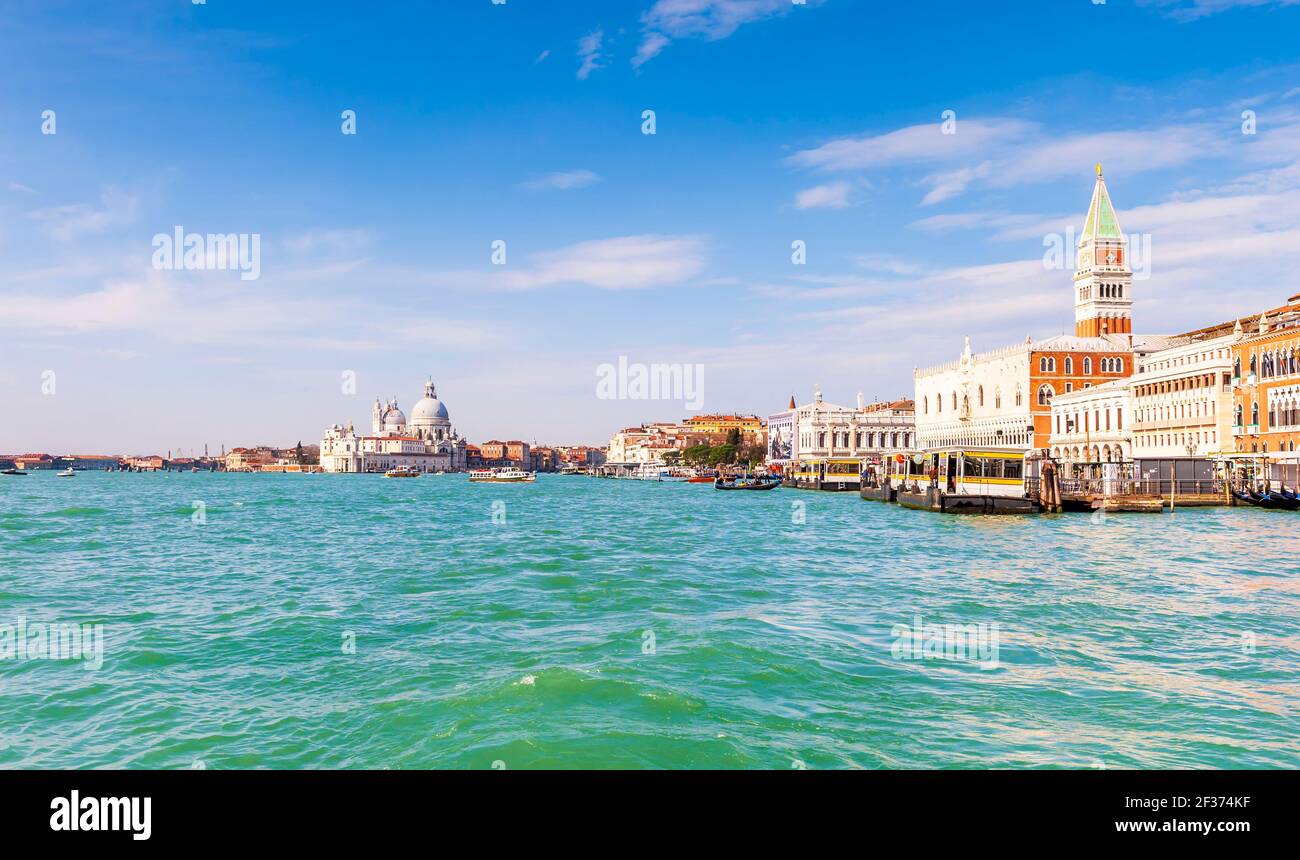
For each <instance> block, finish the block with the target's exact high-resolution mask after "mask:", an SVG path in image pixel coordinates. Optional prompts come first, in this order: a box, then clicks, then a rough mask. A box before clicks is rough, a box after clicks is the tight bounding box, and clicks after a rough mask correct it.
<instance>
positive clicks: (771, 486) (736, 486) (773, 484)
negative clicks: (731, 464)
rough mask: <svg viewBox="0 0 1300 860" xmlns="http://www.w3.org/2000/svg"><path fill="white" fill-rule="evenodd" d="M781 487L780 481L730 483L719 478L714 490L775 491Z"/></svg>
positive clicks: (715, 482) (714, 484)
mask: <svg viewBox="0 0 1300 860" xmlns="http://www.w3.org/2000/svg"><path fill="white" fill-rule="evenodd" d="M779 486H781V482H780V481H770V480H768V481H763V480H752V481H730V482H728V481H723V480H722V479H721V478H718V479H717V480H716V481H714V482H713V489H715V490H775V489H776V488H777V487H779Z"/></svg>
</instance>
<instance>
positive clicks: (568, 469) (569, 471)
mask: <svg viewBox="0 0 1300 860" xmlns="http://www.w3.org/2000/svg"><path fill="white" fill-rule="evenodd" d="M560 474H561V475H585V474H587V470H586V469H584V468H582V467H581V466H573V465H569V466H565V467H564V468H563V469H561V470H560Z"/></svg>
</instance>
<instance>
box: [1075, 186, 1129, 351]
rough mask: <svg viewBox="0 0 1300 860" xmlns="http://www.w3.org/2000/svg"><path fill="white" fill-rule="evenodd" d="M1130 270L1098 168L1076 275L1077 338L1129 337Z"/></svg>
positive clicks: (1108, 195) (1126, 250)
mask: <svg viewBox="0 0 1300 860" xmlns="http://www.w3.org/2000/svg"><path fill="white" fill-rule="evenodd" d="M1132 291H1133V270H1132V269H1131V268H1130V267H1129V262H1128V240H1127V239H1125V238H1124V232H1123V230H1121V229H1120V226H1119V218H1117V217H1116V216H1115V207H1114V206H1113V205H1112V204H1111V202H1110V192H1109V191H1107V190H1106V178H1105V177H1104V176H1102V173H1101V165H1100V164H1098V165H1097V184H1096V186H1094V187H1093V189H1092V202H1091V203H1089V204H1088V216H1087V220H1085V221H1084V224H1083V235H1082V236H1080V237H1079V245H1078V268H1077V270H1076V271H1075V273H1074V333H1075V334H1076V335H1078V336H1079V337H1100V336H1101V335H1106V334H1123V335H1128V334H1132V333H1133V292H1132Z"/></svg>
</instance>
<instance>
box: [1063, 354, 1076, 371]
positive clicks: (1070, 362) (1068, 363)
mask: <svg viewBox="0 0 1300 860" xmlns="http://www.w3.org/2000/svg"><path fill="white" fill-rule="evenodd" d="M1065 372H1066V373H1067V374H1071V373H1074V359H1073V358H1071V357H1070V356H1068V355H1067V356H1066V357H1065Z"/></svg>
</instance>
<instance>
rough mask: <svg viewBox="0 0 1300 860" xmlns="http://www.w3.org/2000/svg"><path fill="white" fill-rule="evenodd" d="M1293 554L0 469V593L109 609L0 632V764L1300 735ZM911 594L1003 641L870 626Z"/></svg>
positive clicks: (1212, 758)
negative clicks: (53, 642) (908, 652)
mask: <svg viewBox="0 0 1300 860" xmlns="http://www.w3.org/2000/svg"><path fill="white" fill-rule="evenodd" d="M196 501H200V502H203V503H204V505H205V511H206V519H207V521H206V523H196V522H194V517H193V514H194V511H195V506H194V503H195V502H196ZM494 503H501V504H494ZM795 503H802V506H800V505H797V504H795ZM502 505H504V507H502ZM801 507H802V510H801V509H800V508H801ZM494 514H495V515H496V516H495V518H494ZM503 518H504V522H501V520H502V519H503ZM801 518H802V519H804V520H806V521H804V522H799V520H800V519H801ZM1298 557H1300V514H1291V515H1288V514H1283V513H1276V512H1269V511H1258V510H1253V509H1232V510H1226V509H1208V510H1192V509H1186V510H1180V511H1179V512H1178V513H1177V515H1176V516H1174V517H1170V516H1168V515H1167V514H1166V515H1162V516H1155V515H1128V516H1121V515H1116V516H1111V517H1109V518H1108V519H1107V520H1106V521H1105V522H1103V523H1096V522H1093V520H1092V519H1091V518H1090V517H1088V516H1086V515H1067V516H1060V517H1037V518H976V517H942V516H939V515H936V514H928V513H923V512H918V511H908V510H902V509H899V508H897V507H894V506H886V505H880V504H876V503H870V502H863V501H860V500H859V499H858V498H857V497H856V496H851V497H850V496H847V495H845V496H839V495H831V494H822V493H810V492H798V491H793V490H788V489H781V490H777V491H775V492H770V493H718V492H715V491H713V490H712V489H711V488H709V487H708V486H698V485H696V486H689V485H685V484H651V483H639V482H631V481H608V480H596V479H589V478H581V477H558V476H547V475H543V476H541V477H540V478H539V480H538V482H537V483H536V484H535V485H531V486H501V485H470V484H468V483H467V482H466V479H465V477H464V476H461V475H444V476H432V477H424V478H420V479H418V480H385V479H383V478H381V477H377V476H357V475H346V476H345V475H337V476H334V475H316V476H302V475H235V474H190V473H171V474H168V473H159V474H140V475H135V474H106V473H82V474H78V475H77V477H76V478H75V479H72V480H59V479H57V478H55V477H54V476H53V475H52V474H36V475H31V476H28V477H24V478H8V477H0V625H3V624H9V625H14V626H15V627H16V625H17V623H18V620H19V618H20V617H22V618H25V619H26V621H27V623H28V624H29V625H30V624H32V623H36V622H99V623H102V624H104V625H105V626H104V630H105V657H104V661H103V666H102V667H101V668H100V669H98V670H88V669H87V668H85V666H84V665H83V664H82V663H79V662H72V661H51V660H16V659H10V660H4V661H0V693H3V701H4V703H5V712H6V713H5V719H4V722H3V724H2V726H0V766H5V767H118V768H121V767H133V768H150V767H152V768H186V767H195V766H200V763H201V766H205V767H208V768H253V767H273V768H303V767H335V768H385V767H391V768H428V767H442V768H487V767H492V766H494V765H495V766H497V767H502V766H504V767H507V768H528V767H562V768H569V767H596V768H601V767H722V768H731V767H767V768H783V769H784V768H790V767H802V766H807V767H810V768H848V767H861V768H916V767H923V768H931V767H961V768H984V767H1069V768H1088V767H1107V768H1126V767H1136V768H1154V767H1246V768H1264V767H1298V766H1300V741H1298V740H1297V737H1298V723H1297V713H1296V706H1297V696H1298V694H1300V684H1298V683H1297V682H1298V681H1300V655H1298V652H1300V570H1298V568H1300V561H1298ZM917 616H920V617H921V618H922V620H923V622H924V623H925V624H963V625H966V624H996V625H998V626H997V636H998V664H997V666H996V667H994V668H981V667H980V666H979V665H978V664H977V663H975V662H972V661H962V660H951V659H900V658H896V657H895V656H894V652H895V650H897V649H894V648H893V646H894V645H895V644H896V642H897V641H898V639H897V637H896V636H895V633H896V631H895V630H894V627H895V625H900V624H902V625H910V624H913V623H914V620H915V619H916V617H917ZM353 639H354V640H355V653H346V652H347V651H349V650H352V649H349V648H347V647H346V646H347V644H348V643H349V642H351V641H353Z"/></svg>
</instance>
